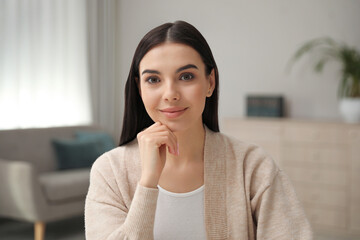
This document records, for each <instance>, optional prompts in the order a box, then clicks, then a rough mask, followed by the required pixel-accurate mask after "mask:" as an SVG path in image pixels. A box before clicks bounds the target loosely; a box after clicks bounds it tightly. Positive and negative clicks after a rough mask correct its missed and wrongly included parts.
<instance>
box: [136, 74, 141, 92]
mask: <svg viewBox="0 0 360 240" xmlns="http://www.w3.org/2000/svg"><path fill="white" fill-rule="evenodd" d="M135 82H136V85H137V87H138V89H139V94H140V96H141V87H140V81H139V78H138V77H135Z"/></svg>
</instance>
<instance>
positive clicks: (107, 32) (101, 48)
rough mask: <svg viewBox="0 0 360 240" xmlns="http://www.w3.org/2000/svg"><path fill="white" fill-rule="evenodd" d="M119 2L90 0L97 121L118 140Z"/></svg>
mask: <svg viewBox="0 0 360 240" xmlns="http://www.w3.org/2000/svg"><path fill="white" fill-rule="evenodd" d="M117 3H118V1H116V0H88V1H87V5H88V9H87V10H88V11H87V12H88V20H87V23H88V33H89V81H90V88H91V106H92V113H93V114H92V117H93V120H94V123H95V124H97V125H99V126H101V127H102V128H103V129H105V130H107V131H108V132H109V133H111V134H112V136H113V137H114V138H115V139H116V140H118V139H119V135H120V129H121V123H122V119H121V118H122V108H123V106H122V104H123V99H122V97H123V94H122V92H123V89H121V79H120V78H119V75H120V72H119V65H120V64H119V53H118V49H117V46H118V44H117V43H118V42H119V41H120V39H119V36H118V27H119V24H118V23H119V20H118V17H119V16H118V15H117V12H118V7H119V5H118V4H117Z"/></svg>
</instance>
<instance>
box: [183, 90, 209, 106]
mask: <svg viewBox="0 0 360 240" xmlns="http://www.w3.org/2000/svg"><path fill="white" fill-rule="evenodd" d="M187 93H188V94H187V96H188V99H189V100H190V101H191V102H193V103H196V105H198V107H199V108H200V107H202V105H203V104H205V100H206V91H205V89H204V87H203V86H195V87H193V88H192V89H189V90H188V91H187Z"/></svg>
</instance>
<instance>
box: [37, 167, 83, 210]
mask: <svg viewBox="0 0 360 240" xmlns="http://www.w3.org/2000/svg"><path fill="white" fill-rule="evenodd" d="M89 178H90V168H83V169H71V170H64V171H56V172H47V173H43V174H40V176H39V181H40V185H41V187H42V190H43V192H44V194H45V196H46V198H47V200H48V201H49V202H53V203H60V202H66V201H72V200H76V199H85V197H86V194H87V191H88V188H89Z"/></svg>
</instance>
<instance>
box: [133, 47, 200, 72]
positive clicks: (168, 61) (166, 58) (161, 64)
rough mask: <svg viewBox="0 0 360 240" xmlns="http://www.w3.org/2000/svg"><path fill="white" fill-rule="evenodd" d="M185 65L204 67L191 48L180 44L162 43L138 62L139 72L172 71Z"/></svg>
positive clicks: (198, 55) (198, 56)
mask: <svg viewBox="0 0 360 240" xmlns="http://www.w3.org/2000/svg"><path fill="white" fill-rule="evenodd" d="M187 64H195V65H196V66H197V67H198V68H204V67H205V65H204V63H203V61H202V59H201V56H200V54H199V53H198V52H197V51H196V50H195V49H193V48H192V47H190V46H188V45H185V44H181V43H163V44H160V45H158V46H156V47H154V48H152V49H151V50H150V51H148V52H147V53H146V54H145V56H144V57H143V58H142V60H141V61H140V65H139V70H140V72H141V71H142V70H145V69H154V70H161V69H172V68H178V67H181V66H184V65H187Z"/></svg>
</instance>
